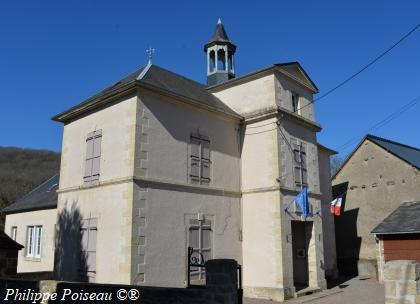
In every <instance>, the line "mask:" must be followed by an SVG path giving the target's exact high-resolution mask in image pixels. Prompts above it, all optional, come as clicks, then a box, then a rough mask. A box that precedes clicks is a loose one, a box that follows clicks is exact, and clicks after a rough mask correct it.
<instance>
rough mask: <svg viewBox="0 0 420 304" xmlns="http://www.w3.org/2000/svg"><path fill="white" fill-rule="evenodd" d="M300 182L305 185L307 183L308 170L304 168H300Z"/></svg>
mask: <svg viewBox="0 0 420 304" xmlns="http://www.w3.org/2000/svg"><path fill="white" fill-rule="evenodd" d="M302 184H303V185H305V186H306V185H308V172H307V171H306V169H302Z"/></svg>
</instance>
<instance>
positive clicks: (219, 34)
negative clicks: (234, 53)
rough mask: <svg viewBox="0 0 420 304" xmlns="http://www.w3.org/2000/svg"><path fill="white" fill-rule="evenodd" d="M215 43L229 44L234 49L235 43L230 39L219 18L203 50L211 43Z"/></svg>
mask: <svg viewBox="0 0 420 304" xmlns="http://www.w3.org/2000/svg"><path fill="white" fill-rule="evenodd" d="M215 44H228V45H230V46H231V47H232V48H233V50H235V49H236V45H234V44H233V43H232V42H231V41H230V40H229V37H228V35H227V33H226V30H225V27H224V26H223V23H222V20H221V19H220V18H219V20H218V21H217V24H216V29H215V31H214V34H213V36H212V38H211V40H210V41H209V42H208V43H206V44H205V45H204V51H206V49H207V48H208V47H210V46H212V45H215Z"/></svg>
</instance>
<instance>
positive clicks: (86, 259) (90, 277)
mask: <svg viewBox="0 0 420 304" xmlns="http://www.w3.org/2000/svg"><path fill="white" fill-rule="evenodd" d="M97 232H98V228H97V219H93V218H90V219H86V220H82V221H81V223H80V236H81V252H80V260H79V273H80V277H81V280H82V281H84V282H95V278H96V234H97Z"/></svg>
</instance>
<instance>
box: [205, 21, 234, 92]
mask: <svg viewBox="0 0 420 304" xmlns="http://www.w3.org/2000/svg"><path fill="white" fill-rule="evenodd" d="M235 51H236V45H234V44H233V43H232V42H230V40H229V38H228V36H227V34H226V31H225V28H224V26H223V24H222V20H220V18H219V20H218V21H217V25H216V30H215V32H214V35H213V37H212V38H211V40H210V41H209V42H208V43H206V44H205V45H204V52H205V53H206V54H207V85H209V86H212V85H216V84H219V83H222V82H225V81H227V80H229V79H232V78H235V65H234V60H233V55H234V54H235Z"/></svg>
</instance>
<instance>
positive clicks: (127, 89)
mask: <svg viewBox="0 0 420 304" xmlns="http://www.w3.org/2000/svg"><path fill="white" fill-rule="evenodd" d="M139 88H140V89H141V88H143V89H147V90H151V91H154V92H157V93H161V94H163V95H166V96H168V97H173V98H176V99H177V100H180V101H183V102H186V103H188V104H191V105H194V106H196V107H199V108H202V109H206V110H209V111H212V112H217V113H222V114H223V115H226V116H229V117H231V118H234V119H243V117H242V116H241V115H239V114H234V113H229V112H226V111H223V110H222V109H219V108H214V107H211V106H208V105H205V104H203V103H200V102H199V101H198V100H194V99H191V98H188V97H186V96H182V95H179V94H176V93H173V92H171V91H169V90H165V89H162V88H158V87H156V86H153V85H151V84H147V83H143V82H141V81H140V80H136V81H132V82H130V83H127V84H126V85H124V86H122V87H120V88H118V89H116V90H114V91H111V92H109V93H107V94H106V95H103V96H100V97H98V98H92V99H89V100H87V101H86V102H83V103H81V104H79V105H77V106H74V107H72V108H70V109H69V110H67V111H64V112H62V113H60V114H57V115H55V116H54V117H52V120H54V121H57V122H63V123H64V122H67V121H69V120H72V119H74V118H76V117H78V116H80V115H84V114H86V113H90V112H91V111H93V110H96V109H98V108H100V107H102V106H105V105H107V104H110V103H112V102H114V101H115V100H116V99H118V98H121V97H123V96H126V95H129V94H131V93H134V92H136V90H137V89H139Z"/></svg>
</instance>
